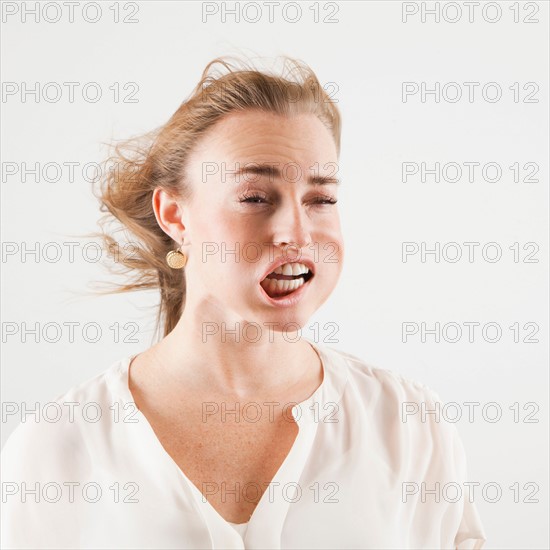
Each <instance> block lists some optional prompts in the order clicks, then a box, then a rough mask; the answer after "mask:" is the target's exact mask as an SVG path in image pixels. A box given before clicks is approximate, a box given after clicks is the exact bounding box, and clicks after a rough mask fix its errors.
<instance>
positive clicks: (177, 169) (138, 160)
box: [94, 57, 341, 336]
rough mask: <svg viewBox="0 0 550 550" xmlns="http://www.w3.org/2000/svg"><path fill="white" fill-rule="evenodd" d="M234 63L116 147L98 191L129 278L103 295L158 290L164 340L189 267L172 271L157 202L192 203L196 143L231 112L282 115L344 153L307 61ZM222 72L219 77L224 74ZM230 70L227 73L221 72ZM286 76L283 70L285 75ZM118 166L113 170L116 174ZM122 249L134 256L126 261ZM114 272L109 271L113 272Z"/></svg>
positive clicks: (110, 246)
mask: <svg viewBox="0 0 550 550" xmlns="http://www.w3.org/2000/svg"><path fill="white" fill-rule="evenodd" d="M231 59H233V58H231V57H221V58H216V59H214V60H213V61H211V62H210V63H208V65H207V66H206V68H205V69H204V71H203V73H202V77H201V79H200V82H199V83H198V84H197V86H196V87H195V88H194V90H193V91H192V93H191V95H190V97H188V99H186V100H184V101H183V103H182V104H181V105H180V106H179V108H178V109H177V111H176V112H175V113H174V114H173V115H172V116H171V118H170V119H169V120H168V122H167V123H166V124H164V125H163V126H161V127H159V128H157V129H155V130H152V131H151V132H148V133H146V134H144V135H141V136H138V137H133V138H130V139H128V140H123V141H119V142H118V143H116V144H115V145H114V151H113V145H112V144H111V145H110V147H111V149H110V153H109V155H110V156H109V157H108V158H107V159H106V160H105V161H104V162H103V165H104V166H105V169H104V170H102V172H101V174H102V175H101V179H100V180H99V181H98V189H97V191H96V190H94V195H95V196H96V197H97V198H98V199H99V201H100V211H101V212H105V214H104V215H103V216H102V217H101V218H100V220H99V226H100V228H101V233H95V234H94V236H96V237H97V236H99V237H100V239H101V244H102V246H103V248H104V252H105V254H106V256H107V257H108V258H112V259H114V260H115V265H116V266H118V269H117V271H118V272H119V274H121V275H129V277H130V279H129V280H128V279H127V282H126V283H125V284H121V285H115V286H114V287H111V288H109V290H107V291H106V292H104V293H107V294H110V293H121V292H131V291H136V290H148V289H157V288H158V289H159V290H160V305H159V307H158V310H157V319H156V331H157V332H158V331H159V330H160V329H161V326H162V327H163V332H164V336H166V335H167V334H169V333H170V332H171V331H172V330H173V328H174V327H175V325H176V324H177V322H178V320H179V318H180V316H181V314H182V312H183V308H184V306H185V297H186V284H185V268H184V269H172V268H170V267H169V266H168V265H167V263H166V254H167V252H168V251H170V250H174V249H176V248H177V247H178V246H179V244H181V243H176V242H175V241H174V240H173V239H172V238H171V237H170V236H168V235H167V234H166V233H165V232H164V231H163V230H162V229H161V228H160V226H159V225H158V223H157V220H156V218H155V214H154V211H153V204H152V197H153V191H154V190H155V188H157V187H160V188H162V189H164V190H166V192H168V193H169V194H171V195H172V196H174V197H175V198H177V199H178V200H181V201H185V200H189V199H190V198H191V196H192V182H189V181H188V179H187V176H186V163H187V160H188V157H189V154H190V152H191V150H192V149H193V147H194V145H196V143H197V141H198V139H199V138H200V137H201V136H202V135H203V134H205V132H206V131H207V130H208V129H209V128H211V127H212V126H213V125H214V124H216V122H218V121H219V120H220V119H221V118H223V117H224V116H225V115H227V114H228V113H232V112H235V111H242V110H245V109H256V110H258V109H259V110H261V111H264V112H269V113H275V114H279V115H284V116H293V115H298V114H304V113H310V114H313V115H315V116H317V117H318V118H319V120H321V122H323V124H324V125H325V126H326V127H327V128H328V130H329V131H330V132H331V135H332V136H333V137H334V141H335V144H336V149H337V153H338V155H339V154H340V133H341V118H340V114H339V111H338V108H337V107H336V105H335V103H334V101H333V100H332V99H331V98H330V97H329V96H328V95H327V93H326V92H325V90H324V88H323V86H322V85H321V84H320V82H319V80H318V79H317V77H316V75H315V74H314V72H313V71H312V70H311V69H310V68H309V67H308V66H307V65H306V64H305V63H303V62H302V61H298V60H295V59H291V58H288V57H284V58H283V59H284V65H283V71H282V74H280V75H278V74H273V73H272V72H270V71H261V70H258V69H256V68H254V66H253V64H251V63H249V62H247V61H242V60H239V59H237V60H235V61H236V62H234V63H232V62H231ZM220 66H221V69H222V70H216V69H217V68H220ZM223 69H225V71H224V70H223ZM285 69H286V70H285ZM113 166H114V167H115V169H113ZM117 221H118V222H119V223H120V224H121V225H122V228H120V227H119V228H117V231H120V230H122V231H125V232H128V233H129V234H130V235H131V236H132V237H131V241H130V243H131V246H130V243H126V244H125V245H124V247H123V246H122V245H121V244H119V243H118V241H117V239H116V238H115V237H114V235H115V233H116V231H110V230H109V227H110V225H111V223H113V222H114V223H115V224H116V223H117ZM123 248H124V250H131V254H125V253H124V252H123ZM113 267H114V266H111V269H112V270H113Z"/></svg>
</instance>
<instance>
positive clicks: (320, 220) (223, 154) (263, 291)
mask: <svg viewBox="0 0 550 550" xmlns="http://www.w3.org/2000/svg"><path fill="white" fill-rule="evenodd" d="M260 166H263V169H261V170H260V169H259V168H260ZM243 169H250V170H252V171H251V172H246V171H245V172H239V170H243ZM186 173H187V177H188V180H189V183H190V185H191V186H192V188H193V196H192V198H191V200H190V201H189V202H186V203H181V212H182V218H181V221H182V224H183V226H184V228H185V232H184V237H185V244H186V246H185V248H184V251H185V252H186V253H187V254H188V256H189V259H188V263H187V265H186V267H185V272H186V279H187V294H188V298H187V303H189V301H190V300H191V301H192V302H193V303H195V304H196V305H198V306H199V307H200V305H201V303H202V304H203V305H204V306H205V311H217V312H219V311H220V309H221V310H222V311H223V312H224V313H223V314H222V315H223V316H225V317H228V318H232V319H234V320H237V321H238V320H240V319H242V320H243V321H245V322H255V323H258V324H259V325H260V327H262V329H263V328H264V326H265V327H266V330H269V329H268V326H269V325H267V323H273V324H272V325H270V326H271V327H273V328H272V329H271V330H274V331H276V332H280V331H283V330H287V331H294V330H297V328H298V327H297V326H296V325H294V326H293V325H288V323H296V324H297V325H298V326H299V327H305V325H306V322H307V320H308V319H309V318H310V317H311V315H312V314H313V313H314V312H315V311H316V310H317V309H318V308H319V307H320V306H321V304H323V303H324V302H325V300H326V299H327V298H328V297H329V295H330V294H331V292H332V290H333V289H334V287H335V286H336V283H337V281H338V278H339V276H340V273H341V270H342V260H343V253H344V250H343V241H342V235H341V230H340V219H339V214H338V207H337V205H336V204H332V203H333V202H334V201H335V200H336V199H337V197H338V185H337V181H338V177H339V176H338V165H337V151H336V146H335V143H334V140H333V138H332V136H331V134H330V132H329V131H328V130H327V129H326V127H325V126H324V125H323V123H322V122H321V121H320V120H319V119H318V118H317V117H316V116H314V115H310V114H305V115H297V116H295V117H292V118H286V117H282V116H279V115H275V114H271V113H264V112H261V111H255V110H249V111H243V112H239V113H232V114H230V115H228V116H226V117H225V118H223V119H221V120H220V121H219V122H218V123H217V124H216V125H215V126H213V127H211V128H210V129H209V131H208V132H207V133H206V134H205V135H204V136H203V137H202V138H201V139H200V141H199V142H198V143H197V145H196V147H195V148H194V150H193V153H192V154H191V156H190V158H189V164H188V166H187V172H186ZM321 182H324V183H321ZM281 263H283V264H290V265H286V266H285V265H283V266H282V268H281V269H278V271H282V273H275V274H273V273H272V272H273V270H275V269H276V268H277V267H278V266H279V267H280V264H281ZM306 268H307V270H309V273H304V272H306V271H307V270H306ZM283 281H284V282H283ZM211 306H213V307H211ZM264 324H265V325H264ZM231 328H234V327H230V326H228V327H227V329H228V330H230V329H231ZM251 337H255V336H254V335H251Z"/></svg>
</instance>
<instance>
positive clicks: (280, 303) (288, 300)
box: [258, 261, 314, 307]
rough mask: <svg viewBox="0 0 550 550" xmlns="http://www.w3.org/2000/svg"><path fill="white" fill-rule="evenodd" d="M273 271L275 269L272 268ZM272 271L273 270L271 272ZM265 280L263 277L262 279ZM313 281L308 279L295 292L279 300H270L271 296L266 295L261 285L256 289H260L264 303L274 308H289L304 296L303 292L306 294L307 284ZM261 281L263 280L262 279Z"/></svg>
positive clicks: (311, 278)
mask: <svg viewBox="0 0 550 550" xmlns="http://www.w3.org/2000/svg"><path fill="white" fill-rule="evenodd" d="M283 263H287V262H286V261H284V262H283ZM301 263H303V264H304V265H308V264H306V262H301ZM279 265H281V264H279ZM308 267H309V268H310V269H311V267H310V266H309V265H308ZM273 269H275V268H273ZM271 271H273V270H271ZM271 271H269V272H268V273H267V275H269V273H271ZM264 279H265V277H264ZM313 279H314V277H310V278H309V279H308V280H307V281H306V282H305V283H304V284H303V285H302V286H300V288H298V289H297V290H295V291H294V292H291V293H290V294H287V295H286V296H281V297H280V298H271V296H269V294H267V292H266V291H265V290H264V288H263V286H262V285H261V284H258V287H259V289H260V294H262V296H263V298H264V300H265V301H266V302H268V303H269V304H271V305H272V306H276V307H291V306H294V305H296V304H297V303H298V302H299V301H300V299H301V298H302V295H303V294H304V292H306V290H307V287H308V286H309V284H310V283H311V281H312V280H313ZM262 281H263V279H262Z"/></svg>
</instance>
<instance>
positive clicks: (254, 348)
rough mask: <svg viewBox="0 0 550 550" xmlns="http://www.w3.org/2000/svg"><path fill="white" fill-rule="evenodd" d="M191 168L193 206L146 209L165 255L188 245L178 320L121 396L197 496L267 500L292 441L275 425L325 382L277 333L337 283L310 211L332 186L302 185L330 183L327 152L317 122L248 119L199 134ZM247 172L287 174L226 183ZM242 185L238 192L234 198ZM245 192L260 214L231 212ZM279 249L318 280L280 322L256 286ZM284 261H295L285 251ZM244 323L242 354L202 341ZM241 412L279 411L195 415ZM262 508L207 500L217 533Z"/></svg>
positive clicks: (340, 250) (289, 431) (302, 350)
mask: <svg viewBox="0 0 550 550" xmlns="http://www.w3.org/2000/svg"><path fill="white" fill-rule="evenodd" d="M188 160H189V162H188V165H187V169H186V177H187V179H188V180H189V182H190V184H191V186H192V188H193V190H194V194H193V197H192V199H191V200H190V201H186V202H185V201H177V200H175V199H174V198H173V197H170V196H169V195H168V194H166V193H164V192H162V191H160V190H159V189H157V190H156V191H155V193H154V195H153V207H154V210H155V216H156V218H157V221H158V223H159V225H160V227H161V228H162V229H163V230H164V231H165V232H166V233H167V234H169V235H170V236H171V237H172V238H173V239H174V240H175V241H176V242H181V237H182V236H183V237H184V239H185V243H184V247H183V249H182V250H183V252H184V253H185V254H187V255H188V262H187V264H186V266H185V277H186V287H187V296H186V301H185V307H184V310H183V314H182V316H181V318H180V320H179V321H178V323H177V325H176V327H175V328H174V330H173V331H172V332H171V333H170V334H169V335H167V336H166V337H165V338H164V339H163V340H162V341H161V342H159V343H158V344H156V345H155V346H153V347H152V348H150V349H149V350H147V351H145V352H143V353H141V354H139V355H138V356H137V357H136V358H135V359H134V360H133V361H132V364H131V369H130V373H129V386H130V391H131V393H132V395H133V396H134V400H135V402H136V405H137V407H138V408H139V409H140V411H141V412H142V413H143V414H144V415H145V417H146V418H147V420H148V421H149V422H150V424H151V426H152V428H153V430H154V431H155V434H156V435H157V438H158V439H159V441H160V442H161V444H162V445H163V447H164V448H165V449H166V451H167V452H168V454H169V455H170V456H171V457H172V458H173V460H174V461H175V462H176V464H177V465H178V466H179V467H180V469H181V470H182V471H183V472H184V473H185V475H186V476H187V477H188V478H189V479H190V480H191V482H192V483H193V484H194V485H195V486H196V487H197V488H198V489H199V490H200V491H203V489H204V488H205V486H204V483H215V484H217V486H218V487H219V486H220V484H222V483H227V486H228V487H229V488H231V487H234V485H235V483H240V484H241V487H242V486H244V485H245V484H246V483H250V482H252V483H255V484H260V485H261V486H262V487H263V488H264V490H265V487H267V484H268V483H269V482H270V481H271V480H272V479H273V476H274V475H275V473H276V472H277V470H278V469H279V467H280V466H281V464H282V463H283V461H284V460H285V459H286V457H287V455H288V453H289V451H290V449H291V447H292V445H293V443H294V441H295V438H296V435H297V433H298V427H297V425H296V423H295V422H294V421H293V420H292V421H290V422H289V417H288V411H287V412H286V416H285V415H284V414H283V408H284V406H285V404H289V403H290V404H292V403H300V402H302V401H304V400H305V399H307V398H308V397H310V396H311V394H312V393H313V392H314V391H315V390H316V389H317V388H318V387H319V385H320V384H321V382H322V368H321V364H320V361H319V357H318V356H317V354H316V353H315V352H314V351H313V349H312V348H311V346H310V345H309V344H307V343H306V342H304V341H303V340H300V341H298V342H296V343H289V341H288V340H286V339H285V338H284V337H283V333H281V332H280V331H281V330H284V327H285V326H287V324H288V323H294V325H292V327H293V328H291V329H290V330H289V329H288V328H287V332H292V331H293V330H296V324H297V325H298V326H300V327H306V326H307V322H308V320H309V319H310V317H311V316H312V314H313V313H314V312H315V311H316V310H317V309H318V308H319V307H320V306H321V305H322V304H323V303H324V302H325V301H326V300H327V298H328V297H329V295H330V294H331V292H332V291H333V289H334V287H335V286H336V284H337V281H338V278H339V276H340V273H341V270H342V261H343V255H344V244H343V240H342V235H341V230H340V219H339V214H338V208H337V206H336V205H330V204H319V202H318V200H319V199H327V198H333V199H337V198H338V197H337V194H338V189H337V186H336V185H324V186H313V185H308V184H306V180H307V178H308V177H309V176H311V175H318V176H332V177H338V173H337V171H335V167H337V162H338V158H337V151H336V146H335V144H334V140H333V138H332V136H331V134H330V132H329V131H328V130H327V129H326V128H325V126H324V125H323V124H322V123H321V122H320V121H319V120H318V119H317V118H316V117H315V116H314V115H300V116H295V117H293V118H284V117H281V116H278V115H273V114H270V113H262V112H258V111H246V112H240V113H233V114H231V115H228V116H226V117H225V118H223V119H222V120H220V121H219V122H218V123H217V124H216V125H214V126H213V127H212V128H210V129H209V131H208V132H207V133H206V134H205V135H204V136H202V137H201V139H200V140H199V141H198V143H197V144H195V147H194V150H193V153H192V154H191V156H190V158H189V159H188ZM206 163H210V164H206ZM237 163H240V166H239V165H238V164H237ZM247 163H268V164H271V165H277V164H278V166H279V168H280V169H283V167H287V168H289V171H288V172H283V173H284V174H287V178H286V179H285V178H283V179H276V178H274V179H273V180H272V181H270V177H269V176H261V177H259V176H257V175H253V176H252V175H250V174H249V175H246V176H241V180H240V181H239V182H235V180H234V179H232V178H231V176H230V172H231V171H234V170H235V169H237V168H242V167H244V165H246V164H247ZM296 165H297V166H299V171H298V170H297V169H296ZM212 166H214V167H217V170H216V171H215V173H214V174H212V175H209V176H208V177H206V175H205V173H204V169H205V168H207V167H208V168H210V169H211V167H212ZM315 168H316V169H315ZM314 169H315V170H314ZM290 178H292V179H296V178H297V179H296V181H288V180H289V179H290ZM245 179H247V180H248V182H247V189H246V190H243V189H241V190H240V191H239V192H238V191H237V186H238V184H239V183H242V182H243V181H244V180H245ZM243 191H246V194H247V195H248V196H251V195H257V194H261V195H262V198H263V199H264V202H262V203H260V204H255V203H244V202H241V201H242V200H243V198H244V197H243ZM251 243H257V245H258V246H255V247H252V246H250V244H251ZM284 243H293V244H295V245H297V246H298V247H299V248H301V250H302V254H303V256H309V257H310V258H311V259H312V260H313V261H314V262H315V276H314V277H313V279H312V280H311V281H310V283H308V286H309V288H307V287H306V288H304V291H305V292H304V294H303V296H302V299H301V300H300V301H299V302H298V303H297V304H295V305H293V306H291V307H285V308H280V307H275V306H273V305H272V304H270V303H268V302H267V301H266V300H265V299H264V298H262V294H261V292H262V291H261V288H260V285H259V282H260V280H261V278H262V276H263V275H264V274H266V270H267V269H268V267H269V265H270V264H271V263H272V261H273V260H274V259H276V258H279V257H281V256H282V255H283V250H284V248H283V245H284ZM247 244H248V245H249V246H248V247H246V246H245V245H247ZM174 248H175V247H174ZM208 251H213V252H214V253H212V254H205V252H208ZM224 251H225V252H226V253H225V254H224V253H223V252H224ZM230 251H237V255H235V253H233V254H231V253H229V252H230ZM258 251H261V255H260V257H258ZM287 255H288V256H287V257H288V259H289V260H292V259H294V257H295V255H296V249H291V250H288V252H287ZM252 260H256V261H252ZM252 322H254V323H257V324H258V325H260V326H261V327H264V331H263V333H262V334H261V338H260V340H259V341H257V342H253V343H251V342H250V341H247V340H243V339H240V340H239V341H235V340H234V339H232V338H233V337H229V338H228V339H227V340H224V339H222V338H221V337H220V332H218V333H216V334H215V335H213V337H210V338H207V339H206V340H205V339H204V334H203V333H202V332H201V331H202V330H203V329H202V327H203V326H204V324H205V323H213V324H214V325H215V326H216V327H218V328H219V327H220V326H221V325H222V324H225V325H226V326H227V327H228V328H230V329H231V328H233V327H235V326H236V324H239V325H240V326H241V327H242V326H245V325H246V323H252ZM267 323H276V327H277V328H275V329H274V330H275V332H274V333H270V332H269V331H268V330H267V329H265V327H267ZM303 335H304V336H307V333H306V332H304V334H303ZM252 336H255V333H254V332H252ZM272 336H273V340H271V337H272ZM251 402H255V403H259V404H262V403H266V402H276V403H279V404H280V406H279V407H278V408H277V410H276V411H275V415H274V418H269V415H268V414H267V411H266V409H265V408H264V409H263V415H262V417H261V420H260V421H258V422H243V421H242V419H241V421H240V422H239V421H235V419H234V417H233V416H232V415H229V417H228V419H225V420H224V419H222V418H221V417H220V416H221V415H214V416H213V417H211V418H209V420H208V423H205V422H204V419H203V418H202V410H203V407H204V404H205V403H213V404H217V405H218V406H220V408H221V404H222V403H225V405H226V406H227V409H228V410H235V409H237V403H240V406H241V407H243V406H244V405H246V404H247V403H251ZM262 494H263V492H262V493H260V494H259V495H257V498H256V499H252V500H251V501H246V500H243V499H242V498H241V499H240V500H239V501H237V502H235V500H232V499H231V498H230V499H228V500H226V501H224V500H222V498H221V493H220V492H219V491H218V492H216V493H215V494H211V495H209V496H208V502H210V504H211V505H212V506H213V507H214V508H215V509H216V510H217V511H218V513H219V514H220V515H222V516H223V517H224V518H226V519H227V520H229V521H233V522H238V523H240V522H245V521H247V520H248V519H249V518H250V515H251V514H252V512H253V511H254V509H255V507H256V505H257V502H258V501H259V499H260V497H261V495H262Z"/></svg>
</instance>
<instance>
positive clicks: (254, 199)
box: [240, 195, 266, 204]
mask: <svg viewBox="0 0 550 550" xmlns="http://www.w3.org/2000/svg"><path fill="white" fill-rule="evenodd" d="M240 202H248V203H252V204H262V203H264V202H266V200H265V198H264V197H261V196H260V195H243V196H242V197H241V198H240Z"/></svg>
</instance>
